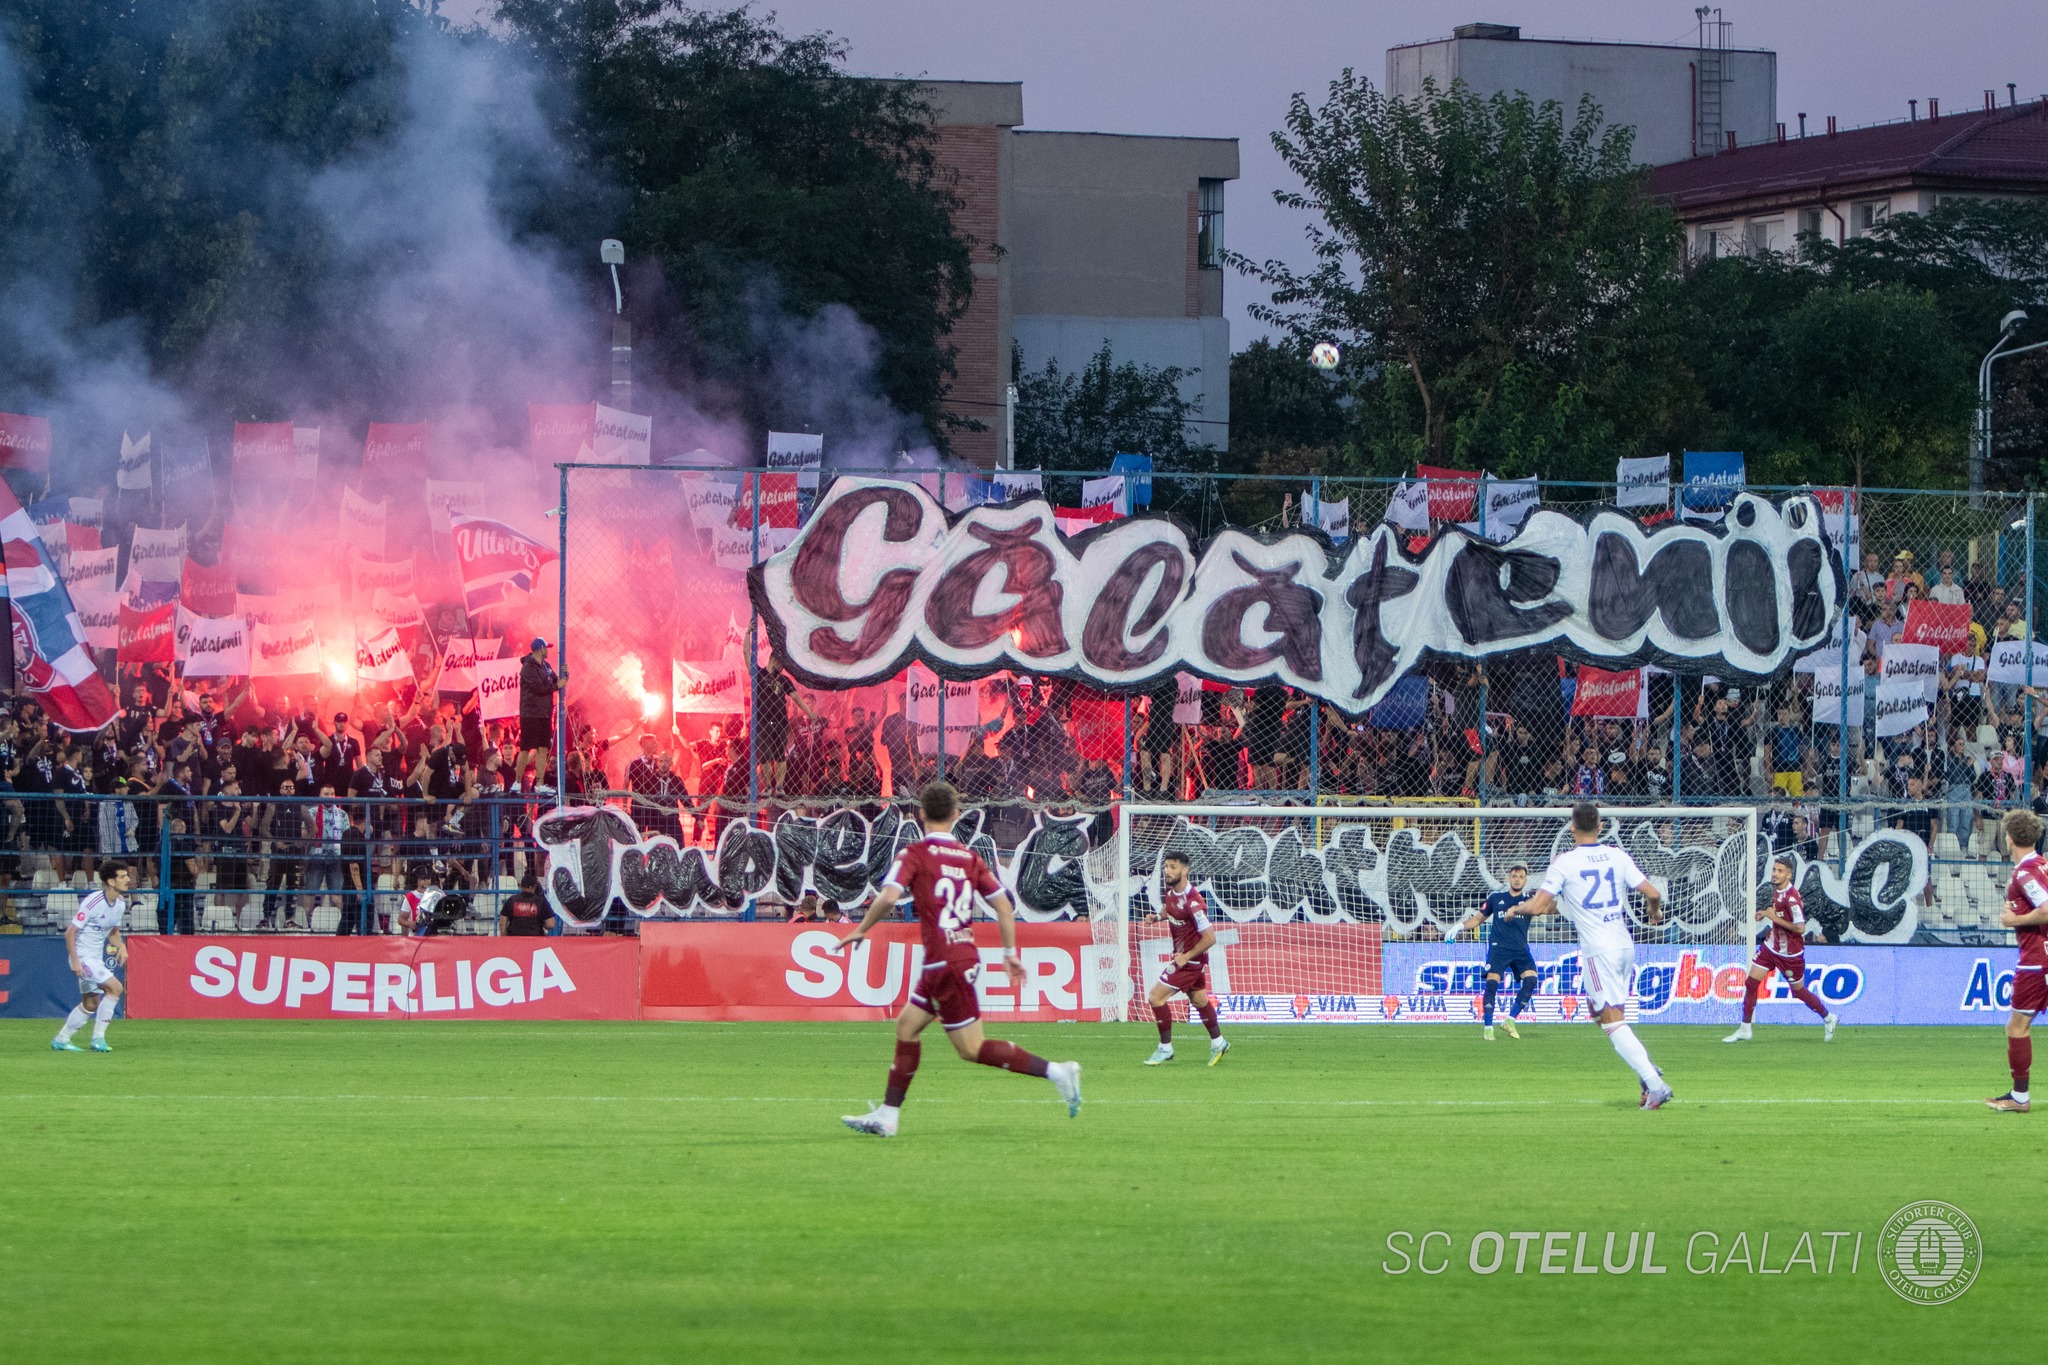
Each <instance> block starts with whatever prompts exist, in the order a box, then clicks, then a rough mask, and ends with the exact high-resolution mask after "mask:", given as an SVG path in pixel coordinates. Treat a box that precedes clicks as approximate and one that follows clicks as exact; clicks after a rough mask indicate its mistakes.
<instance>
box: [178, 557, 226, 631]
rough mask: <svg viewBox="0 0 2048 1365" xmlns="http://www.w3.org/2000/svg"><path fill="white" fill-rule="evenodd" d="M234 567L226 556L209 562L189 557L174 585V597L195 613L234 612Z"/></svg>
mask: <svg viewBox="0 0 2048 1365" xmlns="http://www.w3.org/2000/svg"><path fill="white" fill-rule="evenodd" d="M236 596H237V593H236V590H235V566H234V565H233V564H231V563H230V562H229V561H228V559H227V556H226V555H222V556H221V558H220V560H219V561H218V562H216V563H213V564H201V563H200V562H199V561H198V560H196V559H192V558H190V557H189V556H188V557H187V558H186V560H185V572H184V575H183V576H182V578H181V580H180V584H179V588H178V600H179V601H180V602H182V603H184V605H185V610H187V611H189V612H191V613H192V614H193V615H195V616H232V615H234V612H235V598H236Z"/></svg>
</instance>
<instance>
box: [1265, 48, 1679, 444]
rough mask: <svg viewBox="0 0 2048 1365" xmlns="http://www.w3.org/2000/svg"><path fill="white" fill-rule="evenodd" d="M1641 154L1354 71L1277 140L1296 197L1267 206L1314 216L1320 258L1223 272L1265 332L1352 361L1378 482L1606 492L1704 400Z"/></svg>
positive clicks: (1559, 126) (1293, 112) (1581, 126)
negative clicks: (1580, 482) (1537, 480)
mask: <svg viewBox="0 0 2048 1365" xmlns="http://www.w3.org/2000/svg"><path fill="white" fill-rule="evenodd" d="M1631 141H1632V131H1631V130H1630V129H1628V128H1615V127H1603V123H1602V117H1601V114H1600V111H1599V109H1598V107H1597V106H1595V105H1594V104H1593V103H1592V101H1591V100H1585V101H1582V102H1581V103H1580V106H1579V109H1578V111H1577V114H1576V116H1575V117H1574V118H1573V119H1572V120H1571V121H1569V122H1567V120H1566V118H1565V115H1564V112H1563V110H1562V109H1561V108H1560V106H1559V105H1557V104H1556V103H1555V102H1546V103H1543V104H1536V103H1534V102H1533V101H1531V100H1530V99H1528V98H1527V97H1526V96H1515V97H1509V96H1505V95H1496V96H1493V97H1491V98H1482V97H1481V96H1479V95H1476V94H1474V93H1473V92H1472V91H1471V90H1469V89H1468V88H1467V87H1465V86H1464V85H1463V84H1462V83H1457V84H1454V85H1453V86H1452V87H1451V88H1450V89H1449V90H1448V91H1439V90H1437V89H1436V88H1435V86H1434V85H1426V86H1425V93H1424V94H1423V96H1422V97H1421V98H1419V99H1417V100H1414V101H1403V100H1398V99H1390V98H1388V97H1387V96H1385V95H1383V94H1382V93H1381V92H1380V91H1379V90H1377V89H1375V88H1374V87H1373V85H1372V84H1371V82H1370V81H1367V80H1365V79H1363V78H1361V77H1359V76H1357V75H1356V74H1354V73H1353V72H1351V71H1348V70H1347V71H1346V72H1345V73H1344V74H1343V75H1342V76H1341V77H1340V78H1339V79H1337V80H1336V81H1334V82H1332V83H1331V85H1330V88H1329V94H1328V97H1327V98H1326V99H1325V101H1324V102H1323V103H1322V104H1321V105H1320V106H1319V107H1317V106H1311V105H1310V103H1309V102H1308V100H1307V98H1306V97H1305V96H1301V95H1297V96H1295V98H1294V100H1293V102H1292V104H1291V106H1290V107H1289V110H1288V114H1287V119H1286V127H1285V129H1284V130H1282V131H1281V132H1277V133H1275V134H1274V136H1273V144H1274V146H1275V148H1276V149H1277V150H1278V151H1279V153H1280V156H1281V158H1282V159H1283V160H1284V161H1285V162H1286V163H1287V165H1288V167H1289V168H1290V169H1291V170H1293V171H1294V172H1295V174H1296V175H1298V176H1299V177H1300V179H1301V181H1302V186H1303V188H1302V189H1301V190H1299V191H1280V192H1277V193H1276V198H1277V199H1278V200H1279V202H1280V203H1282V204H1283V205H1286V206H1288V207H1292V208H1297V209H1302V210H1305V211H1307V212H1308V213H1310V214H1312V215H1313V219H1312V221H1311V222H1310V223H1309V224H1308V226H1307V234H1308V239H1309V244H1310V247H1311V249H1312V252H1313V255H1314V259H1315V264H1314V265H1313V267H1312V268H1310V269H1308V270H1306V271H1297V270H1295V269H1294V268H1292V267H1290V266H1288V265H1286V264H1285V263H1283V262H1279V261H1268V262H1266V263H1264V264H1262V265H1259V264H1254V263H1252V262H1250V261H1247V260H1245V259H1244V258H1242V257H1233V263H1234V264H1235V265H1237V266H1238V268H1240V269H1242V270H1245V271H1247V272H1248V273H1250V274H1251V275H1253V276H1254V277H1256V278H1258V279H1259V280H1261V281H1263V282H1264V283H1265V284H1267V285H1269V286H1270V287H1271V289H1272V302H1271V303H1270V304H1262V305H1256V306H1254V308H1253V309H1252V312H1253V314H1254V316H1256V317H1259V318H1260V319H1261V320H1263V321H1267V322H1270V323H1273V324H1274V325H1276V326H1279V327H1281V328H1283V329H1284V330H1285V331H1286V332H1287V333H1288V334H1289V336H1290V337H1292V338H1293V339H1294V340H1295V342H1296V343H1297V344H1300V345H1306V344H1310V343H1313V342H1315V341H1320V340H1334V341H1337V342H1339V343H1340V344H1341V345H1342V346H1343V347H1344V349H1345V356H1346V359H1345V372H1346V374H1347V377H1348V378H1349V379H1350V380H1351V382H1352V384H1353V388H1354V391H1355V393H1356V394H1357V396H1358V399H1359V403H1360V406H1361V408H1362V409H1363V411H1362V412H1361V414H1360V422H1359V425H1360V429H1361V436H1362V439H1363V442H1364V444H1365V446H1366V448H1367V453H1366V458H1367V461H1368V462H1369V463H1370V464H1371V465H1372V466H1373V467H1375V469H1377V470H1378V471H1379V472H1393V471H1395V470H1398V469H1400V468H1402V467H1403V466H1405V465H1406V464H1408V463H1410V462H1412V461H1414V460H1417V459H1422V460H1431V461H1455V462H1460V463H1467V464H1474V465H1478V464H1484V465H1486V466H1487V467H1489V468H1492V469H1494V470H1496V471H1497V472H1500V473H1506V474H1514V473H1522V472H1531V473H1536V472H1540V473H1545V474H1550V475H1553V476H1576V477H1589V476H1590V477H1597V478H1606V477H1611V474H1612V461H1613V459H1614V457H1615V456H1616V455H1617V454H1626V453H1630V452H1631V451H1633V450H1637V449H1652V448H1657V449H1661V448H1663V443H1664V441H1665V440H1666V439H1667V429H1666V428H1667V426H1668V424H1669V423H1671V422H1672V421H1674V420H1675V419H1677V418H1678V417H1679V415H1680V414H1682V413H1684V412H1686V411H1688V410H1689V408H1690V407H1691V406H1692V404H1693V403H1694V401H1695V400H1694V398H1693V396H1692V395H1691V394H1690V393H1689V392H1688V391H1687V390H1686V389H1685V387H1684V385H1683V383H1682V382H1681V381H1682V376H1680V375H1677V374H1675V373H1674V371H1673V368H1672V367H1670V366H1669V365H1668V364H1666V363H1664V362H1666V361H1667V360H1668V359H1669V358H1670V357H1671V355H1672V354H1673V353H1674V348H1675V342H1674V339H1673V338H1672V337H1671V335H1670V332H1669V319H1668V309H1667V306H1666V305H1667V304H1668V301H1669V299H1670V296H1671V291H1672V290H1673V288H1674V287H1675V283H1676V272H1675V269H1674V266H1675V263H1676V261H1677V259H1678V248H1679V240H1680V239H1679V232H1678V226H1677V222H1676V219H1675V218H1674V217H1673V216H1672V215H1671V213H1670V211H1669V210H1668V209H1666V208H1665V207H1663V206H1661V205H1658V204H1655V203H1652V202H1650V201H1649V200H1648V199H1646V198H1645V196H1644V195H1643V193H1642V190H1643V183H1644V177H1645V174H1646V172H1645V171H1644V169H1643V168H1641V167H1638V166H1636V165H1634V164H1633V162H1632V160H1631V155H1630V148H1631ZM1589 412H1590V413H1594V414H1599V415H1602V416H1604V418H1605V420H1604V421H1600V422H1593V423H1590V424H1589V423H1587V422H1585V421H1584V420H1583V418H1584V416H1585V415H1586V414H1587V413H1589ZM1617 442H1619V443H1620V444H1618V445H1617Z"/></svg>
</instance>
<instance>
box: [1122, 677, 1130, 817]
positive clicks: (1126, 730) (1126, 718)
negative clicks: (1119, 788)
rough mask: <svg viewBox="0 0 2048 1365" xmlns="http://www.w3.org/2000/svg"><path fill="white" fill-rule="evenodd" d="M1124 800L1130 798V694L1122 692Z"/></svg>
mask: <svg viewBox="0 0 2048 1365" xmlns="http://www.w3.org/2000/svg"><path fill="white" fill-rule="evenodd" d="M1123 791H1124V800H1126V801H1128V800H1130V799H1131V694H1130V693H1128V692H1126V693H1124V780H1123Z"/></svg>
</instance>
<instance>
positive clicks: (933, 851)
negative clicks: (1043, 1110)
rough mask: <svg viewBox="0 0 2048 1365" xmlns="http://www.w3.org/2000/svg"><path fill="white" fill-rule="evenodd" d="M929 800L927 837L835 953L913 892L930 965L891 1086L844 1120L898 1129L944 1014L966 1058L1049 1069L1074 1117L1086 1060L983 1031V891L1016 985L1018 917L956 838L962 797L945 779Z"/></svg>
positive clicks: (904, 1030) (915, 992) (1020, 971)
mask: <svg viewBox="0 0 2048 1365" xmlns="http://www.w3.org/2000/svg"><path fill="white" fill-rule="evenodd" d="M918 804H919V805H920V806H921V807H922V808H923V815H924V831H925V834H924V838H922V839H920V840H918V841H917V842H916V843H914V844H911V845H909V846H908V847H906V848H905V849H903V851H902V852H900V853H898V854H897V855H896V861H895V862H894V863H893V864H891V866H890V868H889V875H888V877H887V878H885V879H884V880H883V882H882V891H881V894H880V895H878V896H876V897H875V899H874V901H873V902H872V903H870V904H869V906H868V910H867V914H866V915H864V916H862V918H861V922H860V923H859V924H858V925H856V926H855V927H854V929H853V931H852V932H850V933H848V934H847V935H846V936H845V937H843V938H841V939H840V940H839V943H838V945H837V946H836V947H835V948H834V949H833V952H835V953H838V952H842V951H844V950H845V948H846V947H847V945H849V944H853V943H858V942H860V941H861V940H862V939H863V938H866V937H867V932H868V930H869V929H871V928H873V927H874V925H875V921H877V920H879V919H881V918H882V916H884V915H886V914H888V913H889V911H890V910H891V909H893V908H894V907H895V905H896V902H897V901H898V900H900V899H902V898H903V897H905V896H908V897H909V898H910V905H911V909H913V910H914V911H916V912H917V923H918V928H919V930H920V931H921V932H922V934H923V937H924V966H923V970H922V971H921V972H920V973H919V974H918V979H917V984H916V985H914V986H912V987H911V990H910V999H909V1000H908V1001H907V1002H906V1003H905V1004H904V1006H903V1012H902V1013H900V1014H898V1015H897V1016H896V1059H895V1063H894V1065H892V1066H891V1067H890V1068H889V1083H888V1088H887V1089H886V1090H884V1091H883V1092H882V1103H881V1105H880V1106H879V1107H878V1108H876V1109H875V1110H874V1111H873V1112H871V1113H867V1114H860V1115H854V1114H848V1115H847V1116H846V1117H845V1119H844V1120H843V1121H844V1122H845V1124H846V1126H847V1127H849V1128H851V1129H853V1130H854V1131H855V1132H857V1133H870V1134H873V1135H874V1136H876V1137H895V1136H896V1123H897V1118H898V1116H899V1114H900V1112H901V1110H902V1108H903V1097H904V1095H905V1094H906V1093H907V1092H908V1091H909V1089H910V1078H911V1077H913V1076H915V1075H916V1074H917V1064H918V1061H919V1059H920V1057H921V1056H922V1055H923V1049H924V1045H923V1044H922V1043H920V1042H918V1040H917V1036H918V1035H919V1034H920V1033H923V1032H924V1030H925V1027H926V1025H928V1024H930V1023H931V1021H932V1020H934V1019H937V1020H939V1021H940V1022H941V1023H943V1024H944V1025H945V1029H946V1037H948V1038H949V1039H951V1040H952V1042H953V1050H954V1051H955V1052H957V1053H959V1054H960V1056H961V1057H962V1058H963V1059H965V1060H966V1061H970V1062H980V1063H981V1064H982V1065H983V1066H999V1067H1001V1068H1003V1070H1005V1071H1015V1072H1017V1073H1018V1074H1020V1075H1024V1076H1043V1077H1045V1078H1046V1079H1047V1080H1049V1081H1051V1082H1052V1083H1053V1087H1054V1088H1055V1089H1056V1090H1058V1091H1059V1092H1060V1098H1061V1099H1063V1100H1065V1101H1066V1102H1067V1114H1068V1116H1069V1117H1072V1116H1073V1115H1076V1114H1079V1113H1080V1112H1081V1064H1080V1063H1079V1062H1048V1061H1046V1060H1045V1059H1044V1058H1043V1057H1034V1056H1033V1055H1032V1054H1030V1053H1029V1052H1026V1051H1025V1050H1024V1049H1023V1048H1021V1047H1018V1046H1017V1045H1016V1044H1015V1043H1006V1042H1003V1041H1002V1040H1001V1039H999V1038H983V1037H982V1036H981V1005H980V1001H979V1000H978V999H977V998H976V997H975V993H974V979H975V977H976V976H978V975H980V973H981V950H980V949H979V948H977V947H975V946H974V931H973V928H972V927H971V925H972V921H973V919H974V898H975V895H976V894H977V893H978V894H980V895H981V896H982V897H983V898H984V899H986V900H987V901H988V903H989V904H990V905H991V906H992V907H994V909H995V912H996V927H997V930H998V931H999V932H1000V933H1001V934H1002V938H1003V970H1004V971H1005V972H1007V973H1008V974H1009V977H1010V980H1011V982H1012V983H1014V984H1018V985H1021V984H1023V981H1024V964H1023V963H1022V962H1020V961H1019V960H1018V958H1017V924H1016V919H1015V916H1014V914H1013V913H1012V910H1011V906H1010V897H1009V895H1008V893H1007V892H1005V891H1004V890H1003V887H1002V883H1000V882H998V881H997V880H996V875H995V873H993V872H991V871H989V869H988V864H987V863H985V862H983V861H982V860H981V857H980V855H979V854H977V853H975V852H974V850H973V849H970V848H968V847H967V846H966V845H965V844H963V843H961V842H960V841H959V840H958V839H955V838H954V837H953V819H954V816H955V815H956V814H957V812H958V810H959V806H960V797H959V794H958V793H957V792H955V791H954V790H953V788H952V787H950V786H949V785H947V784H946V783H944V782H934V783H932V785H930V786H929V787H926V788H925V789H924V790H923V791H922V792H920V793H919V794H918Z"/></svg>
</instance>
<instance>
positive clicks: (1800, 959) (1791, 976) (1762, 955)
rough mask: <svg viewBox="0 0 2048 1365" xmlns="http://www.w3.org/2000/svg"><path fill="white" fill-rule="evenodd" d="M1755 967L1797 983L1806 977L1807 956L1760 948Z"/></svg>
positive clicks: (1757, 952)
mask: <svg viewBox="0 0 2048 1365" xmlns="http://www.w3.org/2000/svg"><path fill="white" fill-rule="evenodd" d="M1754 962H1755V965H1756V966H1759V967H1763V968H1765V969H1767V970H1769V971H1774V972H1776V973H1777V974H1778V975H1780V976H1782V977H1784V978H1785V979H1786V980H1787V981H1797V980H1799V979H1800V978H1801V977H1803V976H1805V975H1806V954H1805V953H1793V954H1791V955H1789V956H1788V955H1786V954H1784V953H1781V952H1778V951H1777V950H1775V949H1772V948H1764V947H1758V949H1757V950H1756V957H1755V959H1754Z"/></svg>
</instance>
